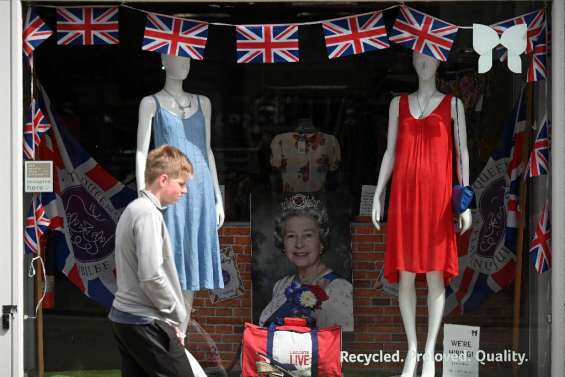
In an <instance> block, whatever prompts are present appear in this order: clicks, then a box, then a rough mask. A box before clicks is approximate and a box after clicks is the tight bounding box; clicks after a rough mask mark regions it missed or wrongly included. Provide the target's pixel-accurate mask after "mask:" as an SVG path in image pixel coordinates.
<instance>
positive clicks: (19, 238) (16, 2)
mask: <svg viewBox="0 0 565 377" xmlns="http://www.w3.org/2000/svg"><path fill="white" fill-rule="evenodd" d="M10 4H11V9H10V16H9V17H10V20H9V23H10V28H11V31H12V33H11V39H12V46H11V54H10V55H11V66H10V71H11V72H10V76H11V81H12V82H11V90H10V96H11V118H12V119H11V127H10V128H11V138H10V139H11V144H12V147H11V148H10V153H11V158H10V163H11V165H12V172H11V184H10V186H11V203H12V213H11V219H12V220H11V223H12V227H11V240H12V247H11V252H12V253H13V255H12V261H13V262H12V266H13V267H12V268H13V279H12V300H13V301H14V303H15V304H16V305H17V306H18V310H17V312H16V314H15V316H14V320H13V331H14V337H13V347H14V348H13V350H12V352H13V353H12V376H17V377H19V376H23V375H24V343H25V340H24V313H23V311H24V293H23V292H24V288H23V287H24V274H23V270H24V250H23V217H24V211H23V191H24V189H23V173H22V172H23V158H22V156H23V131H22V130H23V89H22V87H23V67H22V64H23V48H22V30H23V20H22V3H21V1H20V0H12V1H10Z"/></svg>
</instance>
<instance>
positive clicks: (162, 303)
mask: <svg viewBox="0 0 565 377" xmlns="http://www.w3.org/2000/svg"><path fill="white" fill-rule="evenodd" d="M192 172H193V171H192V164H191V163H190V161H189V160H188V159H187V158H186V156H185V155H184V154H183V153H182V152H180V151H179V150H178V149H176V148H175V147H172V146H170V145H163V146H161V147H159V148H156V149H154V150H152V151H151V152H150V153H149V155H148V156H147V163H146V169H145V185H146V189H145V190H141V194H140V197H139V198H138V199H136V200H134V201H133V202H131V203H130V204H129V205H128V206H127V207H126V209H125V210H124V212H123V213H122V215H121V217H120V219H119V221H118V225H117V228H116V251H115V258H116V275H117V285H118V290H117V292H116V296H115V298H114V302H113V304H112V309H111V311H110V314H109V315H108V317H109V318H110V320H111V321H112V330H113V332H114V336H115V338H116V340H117V342H118V347H119V349H120V354H121V359H122V376H123V377H192V376H193V373H192V370H191V368H190V364H189V362H188V359H187V357H186V354H185V351H184V334H183V333H182V332H181V331H180V330H179V326H180V324H181V323H182V322H183V321H184V320H185V319H186V315H187V314H186V310H185V307H184V303H183V298H182V292H181V288H180V283H179V279H178V276H177V272H176V268H175V262H174V257H173V252H172V250H171V244H170V240H169V233H168V231H167V228H166V226H165V223H164V220H163V214H162V212H163V211H164V210H165V207H164V206H166V205H169V204H173V203H175V202H176V201H177V200H179V199H180V198H181V197H182V195H184V194H186V192H187V188H186V181H187V180H188V179H190V177H191V176H192Z"/></svg>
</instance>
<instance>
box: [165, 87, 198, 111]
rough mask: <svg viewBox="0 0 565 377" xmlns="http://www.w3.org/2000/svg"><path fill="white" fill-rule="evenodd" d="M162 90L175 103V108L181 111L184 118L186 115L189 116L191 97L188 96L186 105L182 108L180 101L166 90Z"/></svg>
mask: <svg viewBox="0 0 565 377" xmlns="http://www.w3.org/2000/svg"><path fill="white" fill-rule="evenodd" d="M163 90H164V91H165V93H167V94H168V95H170V96H171V97H172V98H173V99H174V100H175V102H176V104H177V106H178V107H179V109H180V110H181V111H182V116H183V117H186V116H187V115H188V114H190V110H191V108H192V96H190V95H189V97H188V99H187V100H188V103H187V104H186V105H185V106H183V105H181V103H180V101H179V100H178V98H177V97H175V96H174V95H173V94H172V93H171V92H169V91H168V90H167V89H165V88H163Z"/></svg>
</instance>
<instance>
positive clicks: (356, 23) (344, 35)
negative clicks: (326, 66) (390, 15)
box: [322, 12, 390, 59]
mask: <svg viewBox="0 0 565 377" xmlns="http://www.w3.org/2000/svg"><path fill="white" fill-rule="evenodd" d="M322 27H323V29H324V38H325V40H326V49H327V51H328V58H330V59H334V58H338V57H342V56H348V55H356V54H361V53H363V52H367V51H374V50H382V49H385V48H388V47H390V44H389V43H388V37H387V34H386V28H385V24H384V21H383V14H382V12H371V13H365V14H358V15H355V16H351V17H343V18H336V19H334V20H327V21H324V22H322Z"/></svg>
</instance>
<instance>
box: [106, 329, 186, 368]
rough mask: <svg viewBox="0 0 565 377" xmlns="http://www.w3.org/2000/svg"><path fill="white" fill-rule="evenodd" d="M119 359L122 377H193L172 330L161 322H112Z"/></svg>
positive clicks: (182, 349) (181, 347)
mask: <svg viewBox="0 0 565 377" xmlns="http://www.w3.org/2000/svg"><path fill="white" fill-rule="evenodd" d="M112 330H113V332H114V337H115V338H116V340H117V342H118V347H119V349H120V354H121V357H122V377H194V374H193V373H192V369H191V367H190V363H189V362H188V358H187V356H186V354H185V351H184V347H183V346H182V345H181V344H180V342H179V340H178V338H177V336H176V334H175V330H174V329H173V328H172V327H171V326H169V325H167V324H165V323H162V322H158V321H155V322H153V323H151V324H147V325H125V324H121V323H116V322H112Z"/></svg>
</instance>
